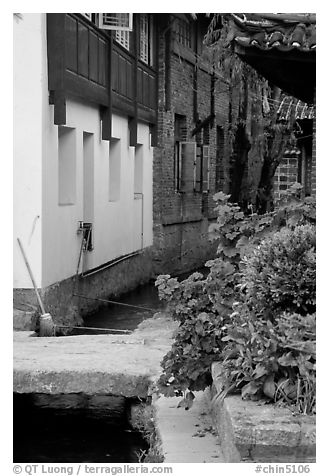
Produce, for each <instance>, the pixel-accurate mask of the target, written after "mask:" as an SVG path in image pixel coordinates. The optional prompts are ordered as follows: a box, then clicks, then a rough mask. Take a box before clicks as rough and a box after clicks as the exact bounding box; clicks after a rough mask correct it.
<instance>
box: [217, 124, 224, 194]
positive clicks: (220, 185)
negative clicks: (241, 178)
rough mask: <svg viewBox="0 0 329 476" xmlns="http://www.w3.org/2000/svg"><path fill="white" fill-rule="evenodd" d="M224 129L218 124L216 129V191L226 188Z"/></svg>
mask: <svg viewBox="0 0 329 476" xmlns="http://www.w3.org/2000/svg"><path fill="white" fill-rule="evenodd" d="M224 179H225V177H224V130H223V128H222V127H220V126H217V131H216V174H215V187H216V192H219V191H220V190H224Z"/></svg>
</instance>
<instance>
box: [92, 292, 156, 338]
mask: <svg viewBox="0 0 329 476" xmlns="http://www.w3.org/2000/svg"><path fill="white" fill-rule="evenodd" d="M109 299H111V298H109ZM113 300H114V301H119V302H121V303H124V304H130V305H134V306H140V307H145V308H148V309H150V310H145V309H137V308H134V307H127V306H120V305H119V304H107V305H106V306H103V307H102V308H100V309H99V310H98V311H97V312H95V313H93V314H89V315H88V316H86V317H84V325H85V326H86V327H98V328H102V329H103V328H105V329H106V328H110V329H127V330H131V331H132V330H134V329H136V327H137V326H138V324H140V323H141V322H142V321H143V320H145V319H149V318H151V317H152V316H153V315H154V313H155V312H158V311H160V310H161V309H163V307H164V304H163V303H162V302H161V301H160V300H159V298H158V291H157V288H156V287H155V286H154V284H153V283H148V284H144V285H142V286H139V287H138V288H136V289H134V290H133V291H130V292H128V293H125V294H123V295H121V296H120V297H118V298H113ZM101 332H102V331H86V332H84V333H90V334H91V333H101Z"/></svg>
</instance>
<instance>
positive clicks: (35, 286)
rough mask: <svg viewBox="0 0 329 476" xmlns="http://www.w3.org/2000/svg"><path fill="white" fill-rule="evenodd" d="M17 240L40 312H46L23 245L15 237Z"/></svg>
mask: <svg viewBox="0 0 329 476" xmlns="http://www.w3.org/2000/svg"><path fill="white" fill-rule="evenodd" d="M17 241H18V244H19V247H20V249H21V252H22V255H23V258H24V261H25V264H26V267H27V269H28V272H29V275H30V278H31V281H32V283H33V287H34V291H35V294H36V295H37V299H38V303H39V306H40V308H41V312H42V314H46V311H45V308H44V306H43V303H42V301H41V297H40V294H39V291H38V288H37V285H36V283H35V281H34V277H33V273H32V269H31V268H30V265H29V262H28V260H27V257H26V254H25V251H24V248H23V245H22V243H21V240H20V239H19V238H17Z"/></svg>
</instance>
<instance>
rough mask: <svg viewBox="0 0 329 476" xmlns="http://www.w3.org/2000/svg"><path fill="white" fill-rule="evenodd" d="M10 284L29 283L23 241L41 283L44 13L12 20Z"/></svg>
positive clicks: (19, 286)
mask: <svg viewBox="0 0 329 476" xmlns="http://www.w3.org/2000/svg"><path fill="white" fill-rule="evenodd" d="M13 34H14V45H13V46H14V49H13V67H14V84H13V87H14V144H13V145H14V147H13V150H14V166H13V179H14V184H13V185H14V186H13V204H14V209H13V212H14V216H13V239H14V243H13V255H14V256H13V261H14V266H13V268H14V273H13V274H14V283H13V284H14V288H31V287H32V283H31V280H30V277H29V275H28V272H27V269H26V266H25V263H24V261H23V258H22V255H21V252H20V250H19V247H18V243H17V237H19V238H20V239H21V241H22V243H23V246H24V248H25V251H26V254H27V256H28V259H29V262H30V266H31V268H32V271H33V274H34V277H35V280H36V284H37V286H39V287H40V286H41V269H42V266H41V228H42V209H41V197H42V191H41V190H42V104H43V101H44V97H45V96H46V94H47V91H46V89H45V86H46V77H45V68H46V63H45V55H44V47H45V44H46V43H45V36H46V32H45V16H44V14H37V13H24V14H22V18H21V19H18V18H15V17H14V20H13Z"/></svg>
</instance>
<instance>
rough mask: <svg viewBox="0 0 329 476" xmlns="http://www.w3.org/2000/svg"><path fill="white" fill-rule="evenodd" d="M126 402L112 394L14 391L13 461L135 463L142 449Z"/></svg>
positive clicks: (144, 446)
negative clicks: (130, 420) (47, 393)
mask: <svg viewBox="0 0 329 476" xmlns="http://www.w3.org/2000/svg"><path fill="white" fill-rule="evenodd" d="M129 405H130V402H129V400H128V399H125V398H124V397H116V396H111V395H93V396H90V395H85V394H68V395H46V394H17V393H14V427H13V430H14V445H13V447H14V457H13V461H14V462H15V463H30V462H33V463H59V462H61V463H137V462H139V461H140V460H141V457H142V455H143V454H144V453H145V452H146V451H147V449H148V444H147V442H146V441H145V440H144V438H143V436H142V435H141V434H140V433H139V432H137V431H134V430H133V428H132V427H131V426H130V424H129V420H128V414H129Z"/></svg>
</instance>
